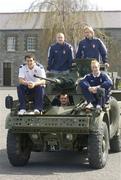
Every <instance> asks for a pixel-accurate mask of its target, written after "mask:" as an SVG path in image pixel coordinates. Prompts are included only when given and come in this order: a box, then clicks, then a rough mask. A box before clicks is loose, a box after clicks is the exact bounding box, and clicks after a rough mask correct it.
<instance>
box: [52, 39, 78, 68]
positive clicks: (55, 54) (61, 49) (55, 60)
mask: <svg viewBox="0 0 121 180" xmlns="http://www.w3.org/2000/svg"><path fill="white" fill-rule="evenodd" d="M73 56H74V53H73V48H72V46H71V45H70V44H68V43H66V42H64V44H59V43H55V44H53V45H52V46H50V48H49V52H48V70H49V71H50V70H54V71H66V70H68V69H69V68H70V67H71V65H72V60H73V58H74V57H73Z"/></svg>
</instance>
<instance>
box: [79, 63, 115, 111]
mask: <svg viewBox="0 0 121 180" xmlns="http://www.w3.org/2000/svg"><path fill="white" fill-rule="evenodd" d="M91 70H92V73H90V74H87V75H86V76H85V77H84V78H83V79H82V80H81V81H80V87H81V90H82V94H83V95H84V97H85V99H86V101H87V103H86V106H85V107H86V108H87V109H90V108H93V107H96V108H97V109H100V110H101V109H102V107H103V106H104V104H105V103H106V102H107V100H108V99H109V92H110V89H111V87H112V85H113V83H112V80H111V79H110V77H109V76H108V75H107V74H106V73H104V72H101V71H100V64H99V62H98V61H96V60H93V61H92V62H91Z"/></svg>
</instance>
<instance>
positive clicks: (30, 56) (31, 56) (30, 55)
mask: <svg viewBox="0 0 121 180" xmlns="http://www.w3.org/2000/svg"><path fill="white" fill-rule="evenodd" d="M27 58H33V60H35V56H34V55H33V54H28V55H26V56H25V57H24V59H25V60H26V59H27Z"/></svg>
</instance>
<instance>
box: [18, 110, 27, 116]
mask: <svg viewBox="0 0 121 180" xmlns="http://www.w3.org/2000/svg"><path fill="white" fill-rule="evenodd" d="M25 113H26V110H25V109H21V110H20V111H19V112H18V115H23V114H25Z"/></svg>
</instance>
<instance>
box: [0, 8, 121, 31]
mask: <svg viewBox="0 0 121 180" xmlns="http://www.w3.org/2000/svg"><path fill="white" fill-rule="evenodd" d="M46 14H47V12H39V13H38V12H23V13H0V30H25V29H43V28H44V20H45V15H46ZM78 15H79V18H80V21H83V22H84V23H87V24H90V25H91V26H93V27H94V28H121V11H85V12H80V13H79V14H78Z"/></svg>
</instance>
